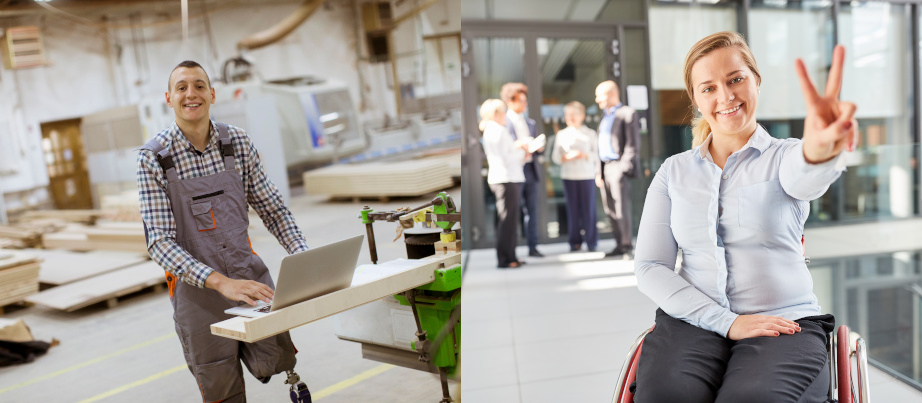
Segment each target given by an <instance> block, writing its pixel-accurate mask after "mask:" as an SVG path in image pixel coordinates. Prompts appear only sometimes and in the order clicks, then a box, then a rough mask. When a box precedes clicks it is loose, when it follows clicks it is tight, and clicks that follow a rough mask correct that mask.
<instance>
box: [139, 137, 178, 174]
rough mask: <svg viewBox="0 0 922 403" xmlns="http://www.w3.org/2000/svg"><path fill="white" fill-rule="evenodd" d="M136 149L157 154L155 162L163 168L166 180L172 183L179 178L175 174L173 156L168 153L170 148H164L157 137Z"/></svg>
mask: <svg viewBox="0 0 922 403" xmlns="http://www.w3.org/2000/svg"><path fill="white" fill-rule="evenodd" d="M138 149H139V150H150V151H153V152H154V153H155V154H157V162H158V163H160V168H163V172H164V173H165V174H166V179H167V182H169V183H172V182H176V181H178V180H179V175H177V174H176V164H174V163H173V156H172V155H170V149H168V148H164V147H163V145H161V144H160V142H159V141H157V139H151V140H150V141H148V142H147V144H144V145H143V146H141V147H140V148H138Z"/></svg>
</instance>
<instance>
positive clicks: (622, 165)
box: [595, 81, 640, 256]
mask: <svg viewBox="0 0 922 403" xmlns="http://www.w3.org/2000/svg"><path fill="white" fill-rule="evenodd" d="M595 102H596V103H597V104H599V108H601V109H602V112H603V116H602V120H601V121H600V122H599V158H601V160H602V164H601V167H600V168H599V172H597V173H596V177H595V184H596V186H598V187H599V188H600V189H601V191H602V206H603V207H604V208H605V214H606V215H607V216H608V220H609V221H610V222H611V231H612V235H614V237H615V241H616V246H615V249H614V250H612V251H611V252H608V253H606V254H605V256H619V255H624V254H630V253H631V252H632V251H633V250H634V245H633V228H634V227H633V223H632V222H631V182H630V181H629V178H633V177H635V176H637V172H638V171H639V170H640V153H639V148H640V119H639V118H638V116H637V111H635V110H634V109H632V108H631V107H629V106H626V105H622V104H621V96H620V93H619V90H618V84H615V82H614V81H604V82H602V83H601V84H599V86H598V87H596V89H595Z"/></svg>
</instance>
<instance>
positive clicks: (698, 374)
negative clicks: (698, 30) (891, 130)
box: [634, 32, 856, 402]
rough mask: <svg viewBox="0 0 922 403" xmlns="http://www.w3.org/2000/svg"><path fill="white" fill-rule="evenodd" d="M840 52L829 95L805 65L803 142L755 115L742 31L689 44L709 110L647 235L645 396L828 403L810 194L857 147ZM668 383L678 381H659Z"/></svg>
mask: <svg viewBox="0 0 922 403" xmlns="http://www.w3.org/2000/svg"><path fill="white" fill-rule="evenodd" d="M844 59H845V50H844V49H843V48H841V47H837V48H836V49H835V51H834V57H833V66H832V69H831V71H830V74H829V81H828V82H827V85H826V92H825V94H824V95H820V94H818V93H817V92H816V90H815V89H814V87H813V84H812V83H811V82H810V78H809V77H808V76H807V74H806V70H805V69H804V66H803V63H802V62H801V61H800V60H798V61H796V63H795V70H796V72H797V74H798V76H799V77H800V84H801V90H802V92H803V95H804V99H805V100H806V105H807V111H806V116H807V118H806V120H805V122H804V133H803V141H801V140H799V139H786V140H780V139H777V138H773V137H771V136H770V135H769V134H768V132H767V131H765V129H764V128H762V127H761V126H759V125H758V123H757V122H756V117H755V116H756V107H757V105H758V100H759V86H760V85H761V84H762V82H761V76H760V75H759V70H758V67H757V65H756V61H755V58H754V57H753V56H752V53H751V52H750V50H749V47H748V46H747V44H746V42H745V41H744V40H743V38H742V37H741V36H740V35H739V34H736V33H733V32H718V33H716V34H713V35H710V36H708V37H706V38H704V39H702V40H700V41H699V42H698V43H696V44H695V45H694V46H692V48H691V50H690V51H689V52H688V55H687V56H686V58H685V69H684V71H685V86H686V91H687V93H688V96H689V98H690V99H691V101H692V104H693V105H694V106H696V107H697V110H698V111H699V113H700V115H699V116H698V117H697V119H696V120H695V122H694V125H695V127H694V144H693V146H694V148H693V149H692V150H689V151H687V152H684V153H681V154H678V155H675V156H673V157H671V158H669V159H667V160H666V161H665V162H664V163H663V165H662V167H661V168H660V170H659V171H658V172H657V173H656V176H655V178H654V179H653V183H652V184H651V185H650V188H649V190H648V192H647V199H646V203H645V204H644V212H643V216H642V219H641V223H640V230H639V233H638V239H637V253H636V256H635V259H636V260H635V266H634V270H635V273H636V275H637V286H638V288H639V289H640V291H642V292H643V293H644V294H646V295H647V296H649V297H650V299H652V300H653V301H654V302H656V303H657V305H659V307H660V309H659V310H658V311H657V315H656V327H655V329H654V330H653V331H652V332H651V333H650V334H649V335H647V337H646V339H645V341H644V348H643V353H642V356H641V359H640V361H639V363H640V364H639V366H638V372H637V392H636V395H635V397H634V400H635V401H637V402H667V401H670V402H671V401H685V402H715V401H716V402H738V401H743V400H744V399H746V400H748V399H750V398H751V397H755V396H759V397H761V398H762V399H764V401H772V402H780V401H791V402H795V401H810V402H813V401H824V399H825V393H826V391H827V390H828V388H829V378H828V377H824V376H818V375H819V374H825V372H822V371H824V370H828V363H827V360H826V350H825V343H826V334H827V333H828V332H829V331H831V330H832V328H833V326H834V323H835V320H834V318H833V317H832V315H822V314H821V311H820V307H819V305H818V304H817V298H816V296H815V295H814V293H813V285H812V284H813V283H812V280H811V277H810V274H809V272H808V271H807V267H806V264H805V262H804V257H803V252H802V249H801V235H802V234H803V225H804V222H805V221H806V219H807V214H808V212H809V201H810V200H813V199H816V198H818V197H820V196H821V195H822V194H823V193H824V192H825V191H826V190H827V189H828V188H829V185H830V184H832V182H834V181H835V180H836V179H837V178H838V177H839V175H840V173H841V171H842V167H841V163H840V159H839V158H837V157H838V156H839V155H840V154H841V152H842V151H843V149H845V148H847V147H853V146H854V141H855V139H854V138H855V137H854V136H855V133H856V128H855V127H856V125H855V124H854V113H855V105H854V104H851V103H847V102H840V101H839V100H838V96H839V89H840V88H841V80H842V65H843V61H844ZM679 248H681V249H682V251H683V260H682V270H681V272H680V273H676V272H675V264H676V253H677V250H678V249H679ZM677 363H678V364H677ZM688 374H695V375H694V376H689V375H688ZM757 380H758V381H757ZM663 384H668V385H672V387H670V388H661V387H660V388H657V387H651V386H652V385H663Z"/></svg>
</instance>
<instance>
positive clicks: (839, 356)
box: [836, 325, 854, 403]
mask: <svg viewBox="0 0 922 403" xmlns="http://www.w3.org/2000/svg"><path fill="white" fill-rule="evenodd" d="M849 344H850V343H849V342H848V326H845V325H842V326H839V331H838V332H837V334H836V365H837V366H838V368H837V374H838V376H837V377H836V378H837V379H838V383H839V403H854V400H853V399H852V360H851V359H850V358H849V347H848V346H849Z"/></svg>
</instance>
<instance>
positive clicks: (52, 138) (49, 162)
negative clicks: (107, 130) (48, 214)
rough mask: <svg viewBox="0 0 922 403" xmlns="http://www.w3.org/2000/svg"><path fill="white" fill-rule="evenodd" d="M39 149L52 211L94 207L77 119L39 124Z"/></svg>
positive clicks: (78, 120)
mask: <svg viewBox="0 0 922 403" xmlns="http://www.w3.org/2000/svg"><path fill="white" fill-rule="evenodd" d="M42 150H43V152H44V154H45V165H46V166H47V167H48V179H49V183H48V187H49V188H50V189H51V195H52V197H53V198H54V206H55V208H57V209H61V210H65V209H91V208H93V196H92V194H91V190H90V176H89V172H88V171H87V163H86V154H84V151H83V150H84V148H83V136H82V134H81V132H80V119H68V120H59V121H56V122H49V123H42Z"/></svg>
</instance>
